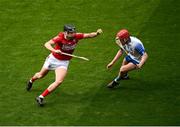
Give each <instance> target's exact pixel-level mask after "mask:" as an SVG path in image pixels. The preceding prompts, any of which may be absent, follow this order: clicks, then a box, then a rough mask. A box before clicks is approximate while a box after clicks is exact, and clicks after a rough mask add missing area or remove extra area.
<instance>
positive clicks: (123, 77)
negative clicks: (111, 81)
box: [121, 58, 129, 80]
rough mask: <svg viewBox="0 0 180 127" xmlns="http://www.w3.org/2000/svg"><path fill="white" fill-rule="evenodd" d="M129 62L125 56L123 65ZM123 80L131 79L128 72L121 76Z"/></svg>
mask: <svg viewBox="0 0 180 127" xmlns="http://www.w3.org/2000/svg"><path fill="white" fill-rule="evenodd" d="M128 63H129V62H127V61H126V59H125V58H124V59H123V62H122V66H124V65H127V64H128ZM121 79H122V80H127V79H129V75H128V72H127V73H126V74H124V75H123V76H122V77H121Z"/></svg>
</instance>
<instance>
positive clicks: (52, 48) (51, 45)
mask: <svg viewBox="0 0 180 127" xmlns="http://www.w3.org/2000/svg"><path fill="white" fill-rule="evenodd" d="M56 38H58V36H57V37H55V39H56ZM54 44H55V42H54V41H53V40H52V39H51V40H49V41H48V42H46V43H45V44H44V46H45V47H46V48H47V49H48V50H49V51H51V52H55V53H61V50H55V49H54V47H53V45H54Z"/></svg>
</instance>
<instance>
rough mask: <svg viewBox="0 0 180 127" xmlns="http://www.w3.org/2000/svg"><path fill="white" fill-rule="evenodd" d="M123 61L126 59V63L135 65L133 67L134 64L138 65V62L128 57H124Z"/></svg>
mask: <svg viewBox="0 0 180 127" xmlns="http://www.w3.org/2000/svg"><path fill="white" fill-rule="evenodd" d="M125 59H126V61H127V62H128V63H129V62H131V63H133V64H135V65H136V64H139V62H138V61H136V60H134V59H132V58H131V57H130V56H126V57H125Z"/></svg>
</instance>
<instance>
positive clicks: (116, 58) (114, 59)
mask: <svg viewBox="0 0 180 127" xmlns="http://www.w3.org/2000/svg"><path fill="white" fill-rule="evenodd" d="M122 54H123V50H122V49H120V50H119V51H118V52H117V53H116V55H115V57H114V58H113V60H112V61H111V62H110V63H109V64H108V65H107V69H109V68H110V67H112V66H113V65H114V64H115V63H116V61H117V60H118V59H119V58H120V57H121V56H122Z"/></svg>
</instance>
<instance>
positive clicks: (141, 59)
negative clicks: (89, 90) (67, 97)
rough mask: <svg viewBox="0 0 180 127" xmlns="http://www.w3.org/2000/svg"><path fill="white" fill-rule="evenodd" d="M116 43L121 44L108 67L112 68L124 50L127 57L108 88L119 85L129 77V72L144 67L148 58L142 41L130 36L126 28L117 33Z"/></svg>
mask: <svg viewBox="0 0 180 127" xmlns="http://www.w3.org/2000/svg"><path fill="white" fill-rule="evenodd" d="M116 43H117V44H118V45H119V46H120V49H119V51H118V52H117V54H116V55H115V57H114V59H113V60H112V61H111V62H110V63H109V64H108V65H107V68H108V69H109V68H111V67H112V66H113V64H114V63H115V62H116V61H117V60H118V59H119V58H120V57H121V56H122V54H123V52H125V53H126V57H125V58H124V60H123V62H122V66H121V67H120V71H119V74H118V76H117V77H116V78H115V79H114V80H113V81H112V82H110V83H109V84H108V85H107V87H108V88H114V87H115V86H118V85H119V83H120V80H123V79H129V76H128V72H129V71H132V70H136V69H140V68H142V66H143V65H144V63H145V62H146V60H147V58H148V54H147V53H146V51H145V48H144V46H143V44H142V42H141V41H140V40H139V39H137V38H136V37H133V36H130V34H129V32H128V30H126V29H122V30H120V31H119V32H118V33H117V35H116Z"/></svg>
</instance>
